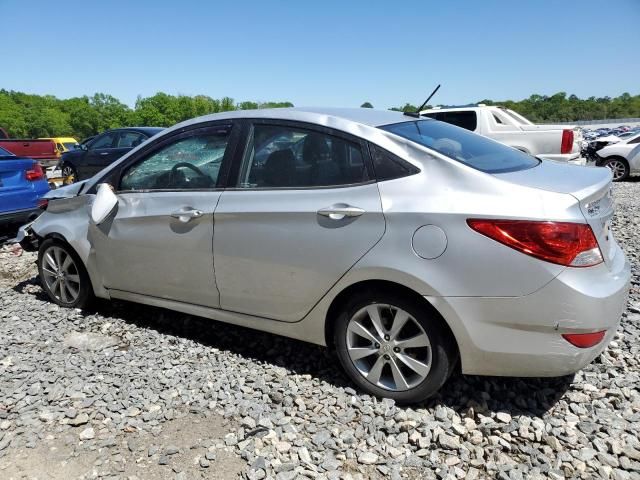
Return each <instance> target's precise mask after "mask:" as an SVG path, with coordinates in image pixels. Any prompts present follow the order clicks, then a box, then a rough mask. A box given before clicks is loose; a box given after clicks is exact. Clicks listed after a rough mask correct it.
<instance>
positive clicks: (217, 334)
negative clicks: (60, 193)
mask: <svg viewBox="0 0 640 480" xmlns="http://www.w3.org/2000/svg"><path fill="white" fill-rule="evenodd" d="M615 195H616V199H617V203H618V210H617V216H616V221H615V226H614V228H615V231H616V236H617V239H618V241H619V242H620V243H621V244H622V245H623V247H624V249H625V250H626V252H627V254H628V256H629V258H630V259H631V261H632V262H633V269H634V279H633V286H632V292H631V297H630V301H629V306H628V309H627V310H626V312H625V314H624V317H623V319H622V323H621V326H620V328H619V330H618V334H617V336H616V338H615V340H614V342H612V343H611V345H610V346H609V348H608V349H607V350H606V351H605V353H604V354H603V355H602V356H601V357H600V358H598V359H597V360H596V361H595V362H594V363H593V364H592V365H590V366H588V367H587V368H585V369H584V370H583V371H581V372H579V373H577V374H576V375H575V376H572V377H563V378H557V379H505V378H489V377H474V376H461V375H458V376H455V377H454V378H452V379H451V381H450V382H449V383H448V384H447V385H446V386H445V387H444V389H443V390H442V392H441V394H440V395H439V396H437V397H436V398H434V399H432V400H431V401H430V402H429V403H427V404H425V405H421V406H419V407H414V408H400V407H398V406H396V405H394V403H393V401H389V400H379V399H375V398H372V397H370V396H367V395H363V394H360V393H359V392H357V391H355V390H354V389H353V388H352V387H351V385H350V384H349V382H348V381H347V380H346V379H345V377H344V376H343V374H342V373H341V372H340V369H339V367H338V366H337V360H335V359H334V358H333V357H332V355H331V354H329V353H328V352H327V351H325V350H324V349H322V348H319V347H315V346H313V345H308V344H304V343H301V342H296V341H293V340H289V339H285V338H280V337H276V336H273V335H268V334H265V333H260V332H254V331H251V330H247V329H243V328H239V327H233V326H229V325H224V324H220V323H217V322H213V321H210V320H203V319H198V318H195V317H191V316H187V315H183V314H178V313H173V312H169V311H166V310H161V309H155V308H150V307H145V306H140V305H134V304H130V303H124V302H113V303H101V304H99V305H98V307H97V310H95V311H79V310H67V309H61V308H59V307H57V306H55V305H53V304H51V303H49V302H47V301H46V298H45V295H44V293H43V291H42V289H41V288H40V286H39V283H38V280H37V278H36V270H35V266H34V261H35V256H34V255H33V254H29V253H23V254H22V255H16V254H17V253H20V252H19V251H16V252H13V251H11V249H9V248H6V247H5V248H4V249H2V250H1V251H0V478H4V479H11V478H39V479H44V478H65V479H67V478H129V479H135V478H139V479H146V478H152V479H155V478H169V479H173V478H175V479H189V478H233V477H236V476H242V477H245V478H249V479H262V478H275V479H277V480H283V479H293V478H328V479H358V478H361V479H364V478H410V479H413V478H446V479H455V478H466V479H474V478H499V479H534V478H556V479H557V478H585V479H587V478H600V477H601V478H614V479H628V478H631V479H636V478H640V440H639V438H638V437H639V435H640V392H639V390H638V388H639V385H640V382H639V380H640V375H639V369H638V362H639V360H638V350H639V347H638V338H639V336H640V330H639V323H640V283H639V275H640V269H639V263H640V181H631V182H626V183H623V184H619V185H616V186H615Z"/></svg>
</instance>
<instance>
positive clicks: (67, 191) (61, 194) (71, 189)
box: [42, 179, 91, 200]
mask: <svg viewBox="0 0 640 480" xmlns="http://www.w3.org/2000/svg"><path fill="white" fill-rule="evenodd" d="M89 180H91V179H87V180H83V181H81V182H77V183H72V184H71V185H65V186H64V187H60V188H56V189H55V190H50V191H49V192H48V193H47V194H46V195H44V196H43V197H42V198H46V199H47V200H53V199H55V198H71V197H76V196H78V195H80V194H81V193H82V191H83V190H84V187H85V185H86V184H87V182H88V181H89Z"/></svg>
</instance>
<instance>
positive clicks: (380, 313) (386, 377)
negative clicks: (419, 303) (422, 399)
mask: <svg viewBox="0 0 640 480" xmlns="http://www.w3.org/2000/svg"><path fill="white" fill-rule="evenodd" d="M346 335H347V339H346V340H347V342H346V343H347V353H348V354H349V358H350V359H351V361H352V362H353V365H354V366H355V367H356V369H357V370H358V371H359V372H360V374H361V375H362V376H363V377H364V378H365V379H366V380H367V381H369V382H370V383H372V384H374V385H376V386H378V387H380V388H384V389H385V390H391V391H395V392H401V391H406V390H409V389H411V388H414V387H416V386H417V385H419V384H420V383H422V382H423V381H424V380H425V379H426V378H427V375H429V372H430V370H431V365H432V350H431V342H430V341H429V336H428V335H427V334H426V332H425V331H424V329H423V328H422V326H421V325H420V323H419V322H418V321H417V320H416V319H415V318H414V317H413V316H411V315H410V314H409V313H408V312H406V311H405V310H403V309H401V308H398V307H395V306H393V305H387V304H377V303H374V304H371V305H368V306H366V307H364V308H362V309H360V310H359V311H357V312H356V313H355V314H354V315H353V316H352V317H351V319H350V320H349V323H348V326H347V331H346Z"/></svg>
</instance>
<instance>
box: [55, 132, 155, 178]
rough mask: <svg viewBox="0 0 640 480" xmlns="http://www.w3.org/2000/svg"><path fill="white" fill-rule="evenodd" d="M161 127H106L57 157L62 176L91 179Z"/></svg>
mask: <svg viewBox="0 0 640 480" xmlns="http://www.w3.org/2000/svg"><path fill="white" fill-rule="evenodd" d="M162 130H163V129H162V128H158V127H130V128H116V129H113V130H107V131H106V132H104V133H101V134H100V135H97V136H95V137H94V138H92V139H90V140H89V141H88V142H83V143H82V144H80V145H78V146H77V147H76V150H73V151H71V152H67V153H65V154H63V155H62V158H61V159H60V169H61V170H62V175H63V176H64V177H66V178H69V179H72V180H73V181H78V180H85V179H87V178H90V177H92V176H93V175H95V174H96V173H98V172H99V171H100V170H102V169H103V168H105V167H107V166H109V165H111V164H112V163H113V162H115V161H116V160H117V159H119V158H120V157H121V156H122V155H124V154H125V153H127V152H128V151H130V150H131V149H133V148H135V147H137V146H138V145H140V144H141V143H143V142H145V141H146V140H147V139H149V138H151V137H153V136H154V135H155V134H156V133H158V132H161V131H162Z"/></svg>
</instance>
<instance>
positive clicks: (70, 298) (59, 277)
mask: <svg viewBox="0 0 640 480" xmlns="http://www.w3.org/2000/svg"><path fill="white" fill-rule="evenodd" d="M38 272H39V273H40V280H41V282H42V286H43V288H44V290H45V292H46V293H47V295H49V298H50V299H51V300H52V301H54V302H55V303H57V304H58V305H61V306H63V307H68V308H83V307H86V306H87V305H88V304H89V303H90V302H91V300H93V288H92V287H91V280H90V279H89V275H88V274H87V271H86V269H85V268H84V265H83V263H82V260H80V257H78V255H77V254H76V252H75V251H74V250H73V249H72V248H71V247H70V246H69V245H68V244H66V243H64V242H62V241H60V240H57V239H52V238H49V239H47V240H45V241H44V242H42V245H41V246H40V248H39V250H38Z"/></svg>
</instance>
